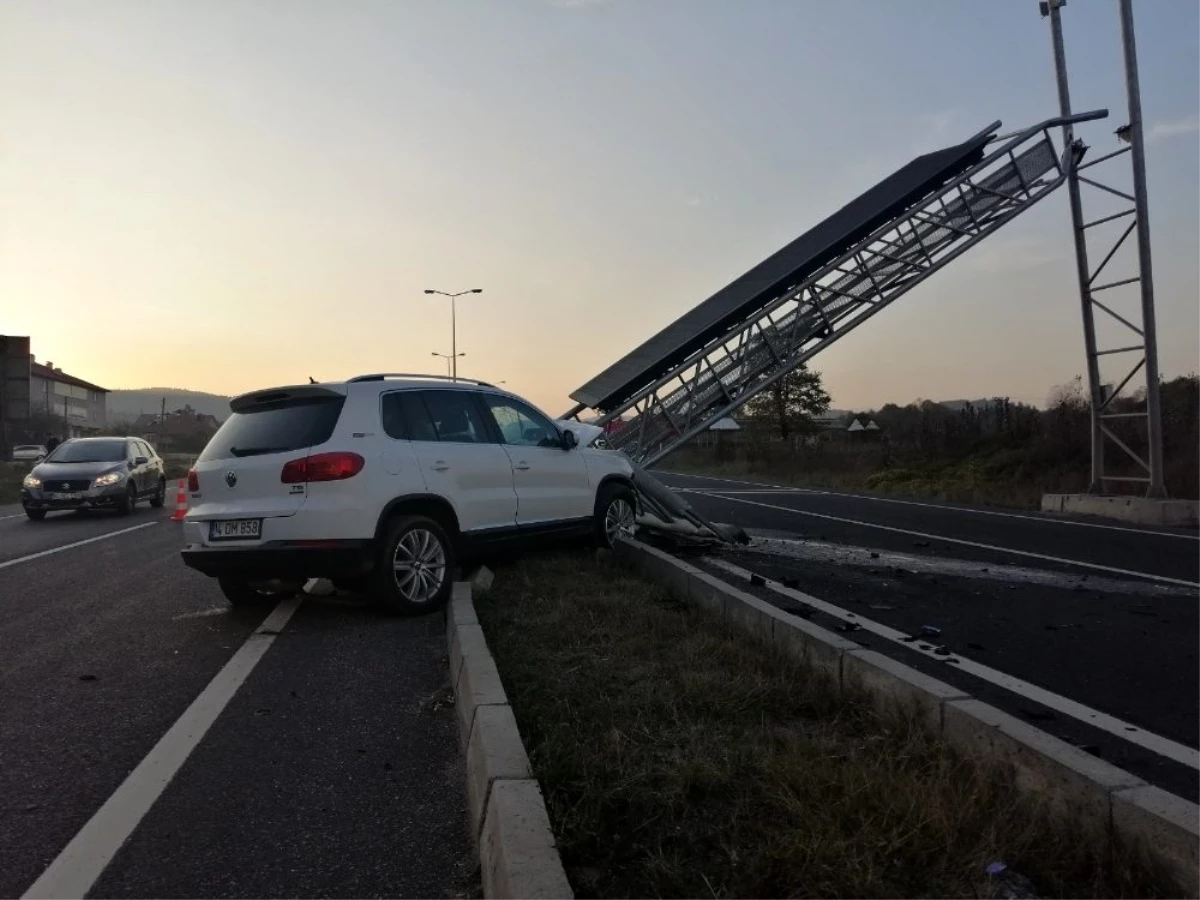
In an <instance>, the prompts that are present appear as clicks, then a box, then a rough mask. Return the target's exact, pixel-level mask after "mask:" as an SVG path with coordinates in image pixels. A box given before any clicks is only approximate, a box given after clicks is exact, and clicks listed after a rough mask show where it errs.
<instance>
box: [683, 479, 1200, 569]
mask: <svg viewBox="0 0 1200 900" xmlns="http://www.w3.org/2000/svg"><path fill="white" fill-rule="evenodd" d="M692 493H695V494H699V495H700V496H702V497H713V498H715V499H717V500H727V501H729V502H730V503H746V504H748V505H750V506H761V507H763V508H764V509H776V510H779V511H780V512H790V513H795V514H796V515H798V516H812V517H813V518H814V519H827V520H828V521H830V522H845V523H846V524H848V525H861V526H862V527H863V528H878V529H879V530H880V531H891V532H893V533H895V534H907V535H911V536H912V537H920V538H927V539H928V540H931V541H943V542H944V543H947V544H961V545H962V546H964V547H976V548H978V549H981V550H994V551H996V552H997V553H1012V554H1014V555H1016V556H1028V557H1031V558H1032V559H1044V560H1046V561H1048V562H1054V563H1061V564H1062V565H1066V566H1081V567H1082V568H1085V569H1096V570H1097V571H1100V572H1116V573H1117V574H1118V575H1132V576H1133V577H1135V578H1146V579H1149V580H1150V581H1159V582H1162V583H1163V584H1181V585H1183V586H1184V587H1189V588H1200V584H1198V583H1196V582H1194V581H1184V580H1183V579H1182V578H1169V577H1167V576H1166V575H1151V574H1150V573H1149V572H1135V571H1133V570H1132V569H1118V568H1117V567H1116V566H1102V565H1100V564H1099V563H1089V562H1080V561H1079V560H1077V559H1063V558H1062V557H1061V556H1050V555H1048V554H1046V553H1034V552H1033V551H1032V550H1014V549H1013V548H1011V547H1001V546H999V545H997V544H982V543H980V542H978V541H967V540H963V539H962V538H952V537H946V536H945V535H942V534H930V533H929V532H927V531H911V530H909V529H907V528H893V527H892V526H891V525H880V524H878V523H877V522H864V521H862V520H861V519H846V518H843V517H842V516H830V515H827V514H825V513H818V512H810V511H809V510H807V509H796V508H794V507H791V506H777V505H776V504H774V503H762V502H760V501H758V500H745V499H743V498H742V497H726V496H725V495H724V494H722V493H721V491H717V490H714V491H692Z"/></svg>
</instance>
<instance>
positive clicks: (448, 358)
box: [430, 350, 467, 378]
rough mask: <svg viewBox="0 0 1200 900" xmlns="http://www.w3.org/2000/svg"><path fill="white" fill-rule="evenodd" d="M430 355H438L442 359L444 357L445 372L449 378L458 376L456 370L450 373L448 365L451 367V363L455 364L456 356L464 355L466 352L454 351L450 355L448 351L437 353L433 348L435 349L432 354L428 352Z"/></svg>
mask: <svg viewBox="0 0 1200 900" xmlns="http://www.w3.org/2000/svg"><path fill="white" fill-rule="evenodd" d="M430 355H431V356H440V357H441V358H442V359H444V360H445V361H446V374H447V375H449V376H450V377H451V378H457V376H458V372H457V371H455V372H454V373H453V374H451V370H450V367H451V365H457V360H458V357H460V356H466V355H467V354H466V353H455V354H454V355H453V356H452V355H450V354H449V353H438V352H437V351H436V350H435V351H434V352H433V353H432V354H430Z"/></svg>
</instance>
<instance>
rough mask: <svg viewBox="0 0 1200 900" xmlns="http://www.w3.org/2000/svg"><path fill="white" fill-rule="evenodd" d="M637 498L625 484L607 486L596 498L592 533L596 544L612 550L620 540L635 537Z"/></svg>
mask: <svg viewBox="0 0 1200 900" xmlns="http://www.w3.org/2000/svg"><path fill="white" fill-rule="evenodd" d="M636 518H637V497H636V496H634V493H633V490H632V489H631V488H629V487H627V486H625V485H623V484H606V485H605V486H604V487H603V488H602V489H601V490H600V496H599V497H597V498H596V513H595V516H594V518H593V520H592V521H593V524H592V531H593V533H594V535H595V538H596V543H597V544H599V545H600V546H601V547H606V548H608V549H610V550H611V549H612V548H613V546H614V545H616V543H617V539H618V538H622V537H633V532H634V530H635V529H636V527H637V522H636Z"/></svg>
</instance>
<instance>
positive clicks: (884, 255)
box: [596, 111, 1106, 466]
mask: <svg viewBox="0 0 1200 900" xmlns="http://www.w3.org/2000/svg"><path fill="white" fill-rule="evenodd" d="M1104 115H1106V113H1105V112H1104V111H1099V112H1094V113H1082V114H1079V115H1076V116H1072V117H1070V119H1069V120H1064V119H1062V118H1057V119H1051V120H1047V121H1046V122H1043V123H1041V124H1039V125H1035V126H1032V127H1030V128H1028V129H1026V130H1024V131H1022V132H1019V133H1017V134H1015V135H1012V136H1010V137H1009V138H1008V139H1007V140H1005V141H1004V143H1003V144H1002V145H1000V146H999V147H998V149H996V150H994V151H992V152H991V153H989V154H988V155H987V156H985V157H984V158H983V160H981V161H980V162H979V163H978V164H977V165H976V166H974V167H973V168H971V169H970V170H968V171H967V172H965V173H964V174H962V175H960V176H958V177H957V178H954V179H953V180H951V181H949V182H947V183H946V184H945V185H943V186H942V187H941V188H939V189H937V190H935V191H934V192H933V193H931V194H930V195H928V196H927V197H926V198H925V199H924V200H923V201H921V202H920V203H918V204H917V205H915V206H913V207H911V208H909V209H908V210H907V211H906V212H904V213H902V214H900V215H899V216H898V217H897V218H895V219H893V220H892V221H891V222H889V223H887V224H886V225H884V226H881V227H880V228H878V229H877V230H876V231H874V232H873V233H871V234H870V235H868V236H867V237H866V238H864V239H862V240H861V241H859V242H858V243H857V244H856V245H854V246H853V247H851V248H850V249H849V250H848V251H847V252H846V253H845V254H843V255H842V256H841V257H839V258H838V259H836V260H834V261H833V262H832V263H829V264H828V265H826V266H824V267H823V268H822V269H820V270H819V271H817V272H815V273H814V274H813V275H811V276H810V277H808V278H807V279H805V280H804V281H803V282H802V283H800V284H797V285H795V286H793V287H791V288H789V289H787V290H786V291H784V292H783V293H782V294H781V295H780V296H779V297H777V298H776V299H775V300H773V301H771V302H770V303H769V304H767V305H766V306H765V307H763V308H762V309H761V310H760V311H759V312H757V313H755V314H754V317H753V318H752V319H749V320H747V321H744V322H743V323H741V324H738V325H736V326H734V327H733V328H731V329H730V330H729V331H728V332H726V333H725V334H724V335H723V336H722V337H720V338H718V339H717V340H715V341H713V342H712V343H710V344H708V345H707V346H706V347H704V348H703V349H701V350H699V351H697V352H696V353H694V354H693V355H692V356H691V357H690V358H689V359H687V360H686V361H685V362H683V363H682V364H680V365H678V366H676V367H674V368H673V369H672V370H671V371H670V372H668V373H667V374H666V375H664V376H662V377H661V378H659V379H658V380H657V381H655V382H654V383H653V384H650V385H647V386H646V387H645V388H643V389H642V390H640V391H638V392H637V393H636V394H634V395H633V396H631V397H629V398H628V399H626V400H625V401H624V402H622V403H621V404H620V405H618V406H615V407H614V408H612V409H609V410H605V411H604V415H603V416H602V417H601V418H599V419H597V420H596V423H597V424H601V425H603V424H606V423H608V422H611V421H613V420H614V419H617V418H621V419H622V420H623V423H624V424H623V427H621V428H619V429H618V430H612V431H610V433H609V435H608V444H609V446H610V447H614V448H615V449H619V450H623V451H624V452H626V453H628V454H629V455H630V456H631V457H632V458H633V459H635V460H636V461H638V462H639V463H641V464H643V465H647V466H648V465H651V464H653V463H654V462H656V461H658V460H659V459H661V458H662V457H664V456H666V455H667V454H669V453H671V452H672V451H673V450H675V449H677V448H678V447H679V446H680V445H681V444H683V443H684V442H685V441H687V440H689V439H691V438H692V437H694V436H695V435H697V434H699V433H700V432H701V431H704V430H705V429H707V428H708V427H709V426H711V425H712V424H713V423H714V422H716V421H717V420H718V419H720V418H722V417H724V416H727V415H729V414H730V413H731V412H733V411H734V410H736V409H737V408H738V407H740V406H741V405H742V404H744V403H746V402H747V401H748V400H750V399H751V398H752V397H754V396H755V395H756V394H758V393H759V392H761V391H763V390H765V389H767V388H769V387H770V386H771V385H772V384H774V383H775V382H776V381H778V380H779V379H780V378H782V377H783V376H784V375H786V374H787V373H788V372H790V371H792V370H793V369H795V368H796V367H797V366H799V365H800V364H801V363H803V362H805V361H807V360H808V359H810V358H812V357H813V356H815V355H816V354H817V353H819V352H820V351H821V350H823V349H824V348H825V347H828V346H829V345H830V344H832V343H833V342H834V341H836V340H838V339H839V338H840V337H842V335H844V334H846V333H847V332H848V331H850V330H851V329H853V328H856V327H858V326H859V325H861V324H862V323H863V322H865V321H866V320H867V319H869V318H871V316H873V315H875V314H876V313H878V312H879V311H880V310H882V309H883V308H884V307H886V306H888V305H889V304H890V303H892V302H894V301H895V300H896V299H897V298H899V297H901V296H902V295H903V294H905V293H906V292H907V291H909V290H910V289H911V288H913V287H915V286H916V285H918V284H920V283H921V282H922V281H924V280H925V279H926V278H928V277H929V276H930V275H932V274H933V273H934V272H936V271H937V270H938V269H940V268H942V267H943V266H945V265H946V264H947V263H949V262H951V261H952V260H954V259H956V258H957V257H958V256H960V255H961V254H962V253H964V252H966V251H967V250H968V249H969V248H971V247H973V246H974V245H975V244H977V243H979V242H980V241H982V240H983V239H984V238H986V237H987V236H988V235H990V234H992V232H994V231H996V230H997V229H998V228H1000V227H1001V226H1002V225H1004V224H1005V223H1006V222H1009V221H1011V220H1012V219H1014V218H1015V217H1016V216H1018V215H1020V214H1021V213H1022V212H1024V211H1025V210H1026V209H1028V208H1029V207H1030V206H1032V205H1033V204H1034V203H1036V202H1037V201H1038V200H1041V199H1042V198H1043V197H1045V196H1046V195H1047V194H1049V193H1050V192H1051V191H1053V190H1054V189H1055V188H1057V187H1059V186H1060V185H1061V184H1062V183H1063V182H1064V180H1065V179H1066V177H1067V172H1068V170H1069V168H1070V167H1071V166H1073V165H1075V164H1076V163H1077V162H1078V154H1080V153H1081V152H1082V149H1081V145H1077V146H1075V147H1072V148H1071V149H1070V150H1069V151H1068V152H1069V156H1068V155H1067V154H1062V155H1060V153H1059V152H1058V151H1057V150H1056V148H1055V145H1054V142H1053V140H1052V138H1051V134H1050V130H1051V129H1052V128H1056V127H1061V125H1062V124H1063V122H1064V121H1084V120H1088V119H1095V118H1101V117H1103V116H1104ZM999 124H1000V123H998V122H997V123H995V126H993V129H994V128H995V127H996V126H998V125H999ZM989 130H992V129H989Z"/></svg>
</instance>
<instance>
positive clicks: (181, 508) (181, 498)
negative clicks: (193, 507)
mask: <svg viewBox="0 0 1200 900" xmlns="http://www.w3.org/2000/svg"><path fill="white" fill-rule="evenodd" d="M186 515H187V479H186V478H180V479H179V493H178V494H176V495H175V512H174V513H172V515H171V521H172V522H182V521H183V517H184V516H186Z"/></svg>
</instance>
